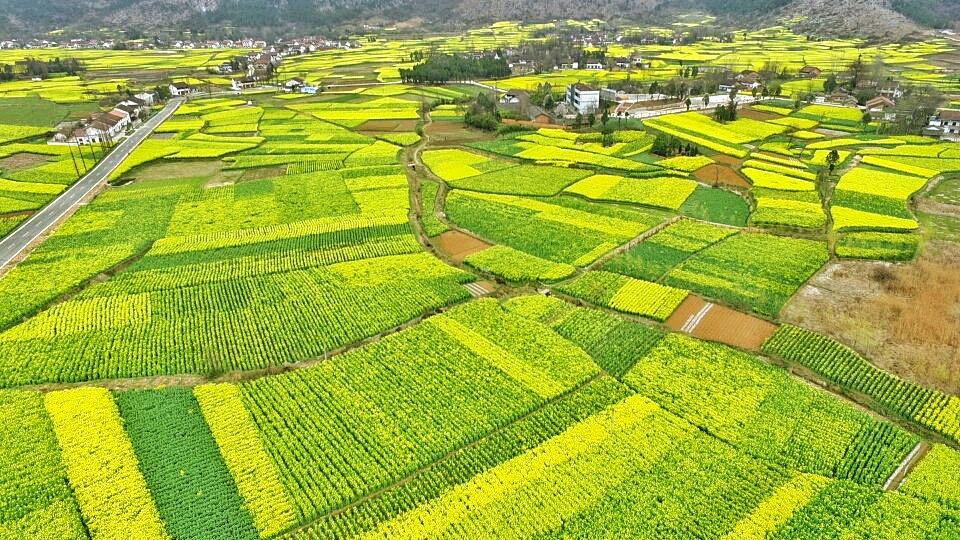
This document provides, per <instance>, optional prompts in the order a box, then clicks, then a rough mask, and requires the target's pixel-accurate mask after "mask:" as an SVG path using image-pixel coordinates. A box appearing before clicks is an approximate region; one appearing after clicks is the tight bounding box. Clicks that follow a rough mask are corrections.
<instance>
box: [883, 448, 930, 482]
mask: <svg viewBox="0 0 960 540" xmlns="http://www.w3.org/2000/svg"><path fill="white" fill-rule="evenodd" d="M929 451H930V444H929V443H927V442H926V441H920V442H918V443H917V445H916V446H915V447H914V448H913V450H911V451H910V453H909V454H907V457H905V458H903V461H902V462H901V463H900V466H899V467H897V470H895V471H893V474H891V475H890V478H888V479H887V481H886V482H885V483H884V484H883V490H884V491H897V490H899V489H900V486H902V485H903V482H904V480H906V479H907V476H908V475H909V474H910V471H912V470H913V468H914V467H916V466H917V464H918V463H920V460H922V459H923V457H924V456H925V455H927V452H929Z"/></svg>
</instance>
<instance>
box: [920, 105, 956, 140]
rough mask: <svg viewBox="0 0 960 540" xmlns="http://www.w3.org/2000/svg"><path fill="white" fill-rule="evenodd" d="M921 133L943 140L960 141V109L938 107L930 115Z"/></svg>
mask: <svg viewBox="0 0 960 540" xmlns="http://www.w3.org/2000/svg"><path fill="white" fill-rule="evenodd" d="M923 134H924V135H930V136H932V137H938V138H940V139H942V140H945V141H960V111H958V110H953V109H940V110H939V111H937V114H936V115H934V116H931V117H930V120H929V122H927V127H926V128H925V129H924V130H923Z"/></svg>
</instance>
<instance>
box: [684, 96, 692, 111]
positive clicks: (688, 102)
mask: <svg viewBox="0 0 960 540" xmlns="http://www.w3.org/2000/svg"><path fill="white" fill-rule="evenodd" d="M683 104H684V105H686V106H687V112H689V111H690V106H691V105H693V101H691V100H690V98H689V97H687V99H686V100H684V102H683Z"/></svg>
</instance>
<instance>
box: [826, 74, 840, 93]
mask: <svg viewBox="0 0 960 540" xmlns="http://www.w3.org/2000/svg"><path fill="white" fill-rule="evenodd" d="M836 89H837V76H836V75H834V74H833V73H831V74H830V75H827V80H825V81H823V91H824V92H826V93H828V94H832V93H833V91H834V90H836Z"/></svg>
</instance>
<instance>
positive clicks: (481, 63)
mask: <svg viewBox="0 0 960 540" xmlns="http://www.w3.org/2000/svg"><path fill="white" fill-rule="evenodd" d="M509 76H510V67H509V66H508V65H507V61H506V60H505V59H504V58H503V56H502V55H495V54H486V55H483V56H481V57H479V58H476V57H473V56H467V55H459V54H443V53H435V54H431V55H429V56H428V57H427V58H426V60H424V61H422V62H421V63H419V64H417V65H415V66H413V67H412V68H409V69H405V68H401V69H400V79H401V80H403V82H405V83H427V84H442V83H447V82H451V81H470V80H476V79H501V78H505V77H509Z"/></svg>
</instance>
